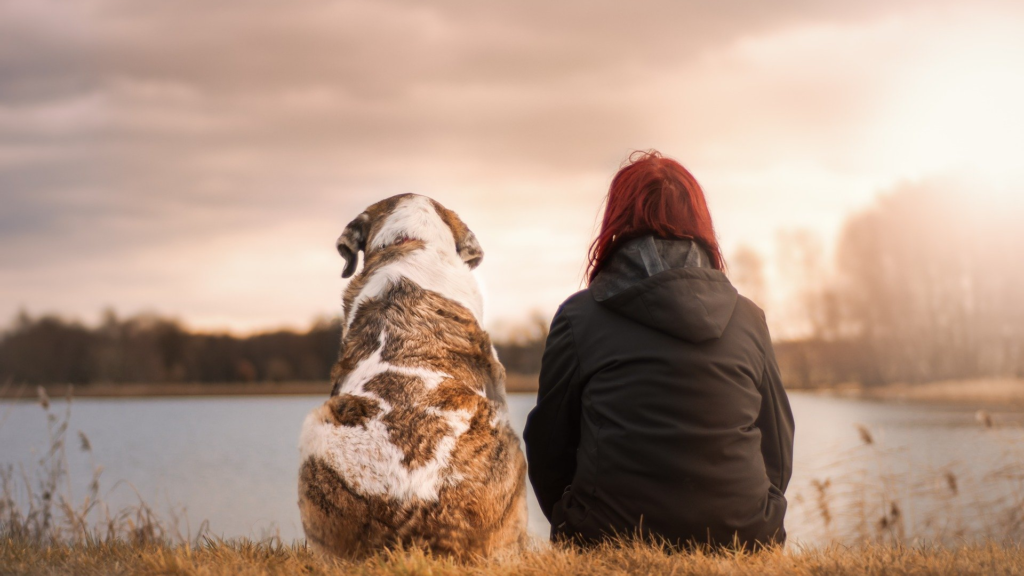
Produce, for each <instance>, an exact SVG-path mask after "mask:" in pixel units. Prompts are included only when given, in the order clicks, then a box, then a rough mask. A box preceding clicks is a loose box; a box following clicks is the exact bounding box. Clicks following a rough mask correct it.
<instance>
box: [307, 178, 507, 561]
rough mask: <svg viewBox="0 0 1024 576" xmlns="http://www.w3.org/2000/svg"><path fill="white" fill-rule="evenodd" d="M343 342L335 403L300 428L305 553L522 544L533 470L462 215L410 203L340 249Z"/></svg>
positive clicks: (375, 216) (378, 218) (461, 551)
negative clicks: (513, 420)
mask: <svg viewBox="0 0 1024 576" xmlns="http://www.w3.org/2000/svg"><path fill="white" fill-rule="evenodd" d="M338 251H339V252H340V253H341V255H342V257H344V258H345V263H346V266H345V271H344V272H343V274H342V275H343V276H345V277H348V276H351V275H352V274H353V273H354V272H355V269H356V261H357V255H358V253H359V252H360V251H363V253H364V259H363V260H364V262H363V269H362V272H361V273H360V274H358V275H357V276H356V277H355V278H353V279H352V281H351V282H349V285H348V287H347V289H346V290H345V294H344V298H343V300H344V311H345V321H344V322H345V323H344V335H343V337H342V346H341V354H340V357H339V360H338V363H337V364H336V365H335V366H334V370H333V372H332V380H333V383H334V388H333V390H332V392H331V398H330V399H329V400H328V401H327V402H326V403H324V404H323V405H322V406H321V407H319V408H317V409H316V410H314V411H313V412H312V413H310V415H309V416H308V417H307V418H306V421H305V423H304V424H303V429H302V436H301V439H300V446H299V448H300V452H301V457H302V464H301V469H300V472H299V510H300V513H301V516H302V526H303V528H304V530H305V532H306V539H307V541H308V542H309V543H310V544H311V545H312V546H313V547H314V548H317V549H319V550H321V551H324V552H329V553H333V554H337V555H340V556H346V557H358V556H362V555H365V554H367V553H371V552H373V551H375V550H378V549H381V548H385V547H393V546H423V547H427V548H429V549H431V550H432V551H434V552H437V553H445V554H450V555H453V556H456V557H460V558H469V557H476V556H488V555H491V554H494V553H497V552H501V551H507V550H511V549H514V548H516V547H518V546H520V545H522V544H523V543H524V541H525V538H526V531H525V530H526V484H525V469H526V463H525V460H524V458H523V454H522V451H521V450H520V449H519V439H518V437H517V436H516V434H515V432H514V431H513V430H512V428H511V426H510V424H509V421H508V412H507V408H506V404H505V385H504V381H505V370H504V368H502V366H501V364H500V363H499V362H498V359H497V356H496V354H495V352H494V348H493V347H492V346H491V342H490V338H489V337H488V335H487V333H486V332H484V331H483V329H481V327H480V318H481V313H482V308H483V304H482V298H481V296H480V292H479V288H478V286H477V283H476V279H475V278H474V277H473V274H472V272H471V270H472V269H473V268H475V267H476V266H477V265H479V263H480V261H481V260H482V258H483V252H482V251H481V249H480V246H479V244H478V243H477V241H476V237H475V236H474V235H473V233H472V232H471V231H470V230H469V229H468V228H467V227H466V225H465V224H463V222H462V220H460V219H459V217H458V216H457V215H455V213H453V212H451V211H450V210H447V209H446V208H444V207H443V206H441V205H440V204H438V203H437V202H435V201H433V200H431V199H430V198H426V197H424V196H416V195H412V194H405V195H401V196H395V197H392V198H388V199H387V200H383V201H381V202H378V203H377V204H374V205H372V206H370V207H369V208H367V209H366V211H365V212H363V213H362V214H360V215H359V216H358V217H357V218H356V219H355V220H353V221H352V222H351V223H350V224H349V225H348V227H347V228H346V229H345V232H344V233H343V234H342V235H341V237H340V238H339V239H338Z"/></svg>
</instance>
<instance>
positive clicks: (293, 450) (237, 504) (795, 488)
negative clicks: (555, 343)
mask: <svg viewBox="0 0 1024 576" xmlns="http://www.w3.org/2000/svg"><path fill="white" fill-rule="evenodd" d="M322 401H323V398H319V397H314V396H284V397H220V398H208V397H207V398H185V399H165V398H141V399H77V400H75V401H74V403H73V405H72V407H71V423H70V430H69V434H68V436H69V440H68V450H67V453H68V461H69V466H70V469H71V473H72V478H73V482H72V490H73V492H74V495H75V496H76V497H77V498H79V499H81V497H82V496H83V495H84V493H85V486H86V485H87V484H88V482H89V481H90V479H91V473H92V470H93V467H94V465H101V466H103V474H102V477H101V486H102V487H103V493H104V494H105V497H106V499H107V501H108V502H109V503H110V504H111V505H112V507H114V508H117V507H119V506H122V505H126V504H132V503H135V502H137V501H138V500H137V499H138V497H139V496H141V497H142V498H143V499H144V500H145V501H146V503H148V504H149V505H150V506H152V507H153V508H155V509H156V510H158V511H160V512H166V511H167V510H169V509H173V510H176V511H178V512H179V513H180V512H181V511H182V509H183V510H184V513H185V516H186V517H187V519H188V522H189V524H190V525H191V527H192V530H193V531H194V530H195V529H196V527H197V526H198V525H199V523H200V522H201V521H202V520H208V521H209V523H210V529H211V531H212V533H213V534H216V535H222V536H225V537H234V536H248V537H254V538H261V537H265V536H269V535H280V537H281V538H282V539H284V540H285V541H291V540H293V539H297V538H301V537H302V528H301V525H300V523H299V515H298V510H297V507H296V478H297V470H298V450H297V447H296V446H297V439H298V434H299V428H300V426H301V424H302V421H303V418H304V417H305V415H306V413H307V412H308V411H309V410H311V409H312V408H313V407H315V406H317V405H318V404H319V403H321V402H322ZM791 401H792V405H793V410H794V414H795V418H796V422H797V436H796V448H795V458H794V460H795V465H794V468H795V470H794V475H793V481H792V484H791V485H790V489H789V491H788V494H787V495H788V496H789V498H790V512H789V515H788V517H787V528H788V530H789V534H790V541H791V542H801V543H805V544H819V543H822V542H825V541H828V540H830V539H834V538H840V539H843V538H854V537H857V536H862V535H864V534H878V533H883V532H885V533H895V532H894V531H896V532H899V534H900V535H919V534H920V535H925V536H929V535H930V537H932V538H959V537H971V536H978V535H987V536H993V535H995V536H999V535H1000V534H1001V532H1000V531H1001V530H1002V529H1003V528H1002V526H1003V524H1001V523H1005V522H1015V521H1016V520H1015V519H1014V518H1010V517H1011V516H1013V515H1014V514H1019V512H1015V510H1020V509H1021V506H1020V504H1021V502H1019V501H1017V500H1015V498H1018V497H1022V496H1021V495H1022V494H1024V483H1022V482H1021V478H1022V476H1024V474H1022V473H1021V463H1024V454H1022V453H1020V451H1019V449H1018V446H1020V445H1022V443H1021V442H1020V440H1022V439H1024V414H1020V413H1017V412H1013V411H1001V412H1000V411H996V412H995V413H994V414H993V417H994V420H995V423H996V425H995V426H994V427H991V428H989V427H986V426H984V425H983V424H982V423H981V422H979V420H978V418H976V413H975V408H972V407H958V406H940V405H925V404H897V403H880V402H874V401H862V400H851V399H842V398H833V397H825V396H818V395H811V394H801V393H792V394H791ZM533 402H534V396H533V395H531V394H527V395H522V394H516V395H511V396H510V398H509V407H510V410H511V416H512V420H513V422H514V423H515V425H516V426H517V427H518V429H519V430H520V431H521V430H522V427H523V425H524V424H525V421H526V415H527V413H528V412H529V410H530V408H531V407H532V405H533ZM65 407H66V404H65V402H64V401H63V400H54V401H53V407H52V410H53V411H54V412H55V413H58V414H59V413H62V412H63V410H64V409H65ZM79 431H81V432H82V433H84V434H85V435H86V436H87V437H88V439H89V442H90V443H91V445H92V452H91V453H88V452H84V451H82V450H80V448H79V445H80V441H79V439H78V437H77V435H78V432H79ZM46 439H47V432H46V419H45V415H44V412H43V410H42V408H41V407H40V406H39V405H38V404H37V403H35V402H28V401H22V402H10V401H7V402H0V464H13V465H15V466H23V467H24V469H25V470H26V471H27V472H28V473H29V474H31V473H32V471H33V470H34V469H35V462H36V461H37V460H38V459H39V457H40V455H41V454H42V453H44V452H45V450H46V449H47V447H48V444H47V440H46ZM120 481H123V482H120ZM119 482H120V483H119ZM115 484H117V485H116V486H115ZM136 491H137V492H138V496H136ZM1004 516H1005V518H1004ZM530 529H531V532H533V533H535V534H537V535H540V536H545V537H546V535H547V530H548V525H547V522H546V521H545V519H544V517H543V515H542V514H541V512H540V511H539V509H538V508H537V505H536V501H535V500H534V499H533V494H532V493H531V494H530Z"/></svg>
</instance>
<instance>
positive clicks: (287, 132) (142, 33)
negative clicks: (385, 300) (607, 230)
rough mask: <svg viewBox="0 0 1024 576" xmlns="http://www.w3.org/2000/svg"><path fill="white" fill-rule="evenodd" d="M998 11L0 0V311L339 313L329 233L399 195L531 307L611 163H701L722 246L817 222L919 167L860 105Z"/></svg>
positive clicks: (1009, 9)
mask: <svg viewBox="0 0 1024 576" xmlns="http://www.w3.org/2000/svg"><path fill="white" fill-rule="evenodd" d="M967 16H970V18H973V20H970V19H968V20H965V18H966V17H967ZM1000 20H1002V21H1004V22H1009V23H1013V22H1017V23H1019V22H1020V9H1019V8H1017V7H1015V6H1014V4H1011V3H995V2H990V3H973V4H971V5H970V6H967V5H965V4H963V3H957V2H946V3H940V4H936V3H934V2H913V1H908V2H858V3H823V2H816V1H810V0H808V1H793V2H782V3H770V4H769V3H763V2H754V1H744V2H735V3H728V4H725V3H721V2H700V3H682V2H671V1H667V0H666V1H661V2H644V3H634V4H629V5H624V4H622V3H621V2H612V1H610V0H609V1H604V0H602V1H588V2H540V1H533V0H530V1H522V2H501V3H478V2H432V3H429V4H423V3H416V2H404V1H388V2H382V1H373V2H370V1H365V2H360V1H353V2H297V3H288V4H281V3H277V2H269V1H263V0H246V1H241V0H234V1H228V2H217V3H214V4H210V3H199V2H194V1H187V2H158V1H150V0H82V1H80V2H74V3H66V2H59V1H56V0H0V202H2V204H3V209H2V212H0V284H2V285H3V286H4V287H3V288H0V296H2V300H0V318H2V317H3V316H4V315H7V316H8V317H9V316H10V315H12V314H13V311H14V310H15V309H16V307H18V306H20V305H26V306H29V307H30V308H33V309H56V310H59V311H65V312H69V313H73V314H79V315H88V314H91V313H92V312H93V311H94V310H98V309H99V308H100V307H101V306H103V305H113V306H115V307H118V308H120V309H123V310H126V311H131V310H132V309H140V308H149V307H155V308H157V309H161V310H166V311H168V312H173V313H176V314H180V315H182V316H184V317H186V318H187V319H190V320H192V321H194V322H195V323H197V324H201V325H226V326H234V327H255V326H258V325H260V324H261V323H264V324H278V323H282V322H285V323H299V324H301V323H303V322H305V321H306V320H307V319H308V318H310V317H311V316H313V315H315V314H317V313H320V312H326V311H331V310H334V309H335V308H336V301H337V293H338V291H339V290H340V284H339V283H338V280H337V278H336V275H335V273H336V272H337V271H336V270H333V269H330V268H331V266H332V262H333V263H334V264H337V263H336V262H335V261H333V260H331V258H334V256H333V253H331V252H330V251H331V250H332V248H331V246H332V242H333V239H334V237H335V236H336V235H337V232H338V229H339V227H340V226H341V225H342V224H343V223H344V222H347V220H348V219H349V218H351V216H352V215H353V214H355V213H357V212H358V211H359V210H361V209H362V208H363V207H364V206H366V205H367V204H369V203H371V202H373V201H374V200H376V199H379V198H380V197H383V196H387V195H390V194H394V193H400V192H406V191H417V192H422V193H426V194H430V195H432V196H434V197H436V198H438V199H439V200H441V201H442V202H445V203H446V204H448V205H449V206H451V207H452V208H455V209H456V210H457V211H459V212H460V213H462V214H463V216H464V217H465V219H466V220H467V221H468V222H469V223H470V225H471V226H473V227H474V228H475V229H476V231H477V234H478V236H480V238H481V241H482V242H483V243H484V248H485V250H486V251H487V252H488V258H487V266H485V267H484V272H483V275H484V279H485V280H486V281H487V283H488V284H489V285H490V294H491V297H490V302H491V309H492V310H493V311H494V313H495V314H496V315H497V316H499V317H500V316H516V315H520V314H522V313H524V312H525V311H526V310H529V309H531V308H541V309H544V310H547V311H550V309H551V308H552V307H553V306H554V305H555V304H557V302H558V301H559V300H560V299H561V298H562V297H564V295H566V294H567V293H568V292H570V291H572V290H573V289H575V288H576V287H577V286H578V280H579V273H580V271H581V265H582V255H583V254H584V253H585V249H586V245H587V243H588V241H589V237H590V234H591V232H592V229H593V226H594V222H595V217H596V215H597V210H598V207H599V203H600V199H601V197H602V195H603V193H604V189H605V187H606V186H607V182H608V179H609V178H610V176H611V173H612V172H614V170H615V169H616V168H617V166H618V165H619V162H621V160H622V159H623V158H624V157H625V155H626V153H627V152H628V151H629V150H630V149H631V148H646V147H651V146H657V147H661V148H662V149H663V150H664V151H665V152H667V153H670V154H672V155H674V156H677V157H679V158H680V159H682V160H683V161H684V162H685V163H686V164H687V165H688V166H690V167H691V169H693V170H694V172H695V173H697V175H698V177H699V178H700V179H701V180H702V182H704V184H705V187H706V188H707V189H708V191H709V195H711V203H712V207H713V209H714V210H715V214H716V218H717V219H718V223H719V232H720V233H721V234H722V235H723V239H725V240H726V246H734V245H736V244H738V243H740V242H746V243H751V244H755V245H756V244H758V243H759V242H760V241H762V240H763V239H765V238H771V237H773V235H774V230H775V228H777V227H779V226H787V225H804V224H808V223H809V224H810V225H812V226H815V225H818V223H820V222H826V223H827V226H831V227H833V228H834V227H835V226H836V225H837V223H838V222H839V220H840V219H841V218H842V215H843V214H844V213H845V212H846V211H848V210H849V209H851V208H853V207H856V206H858V205H861V204H863V203H864V202H866V201H867V200H868V199H869V198H870V197H871V196H872V195H873V194H874V191H875V190H876V189H878V188H879V187H884V186H888V185H890V184H891V182H892V180H893V178H895V177H897V176H899V175H901V174H904V173H906V172H913V171H914V170H925V169H933V168H934V165H933V164H929V163H928V162H925V161H924V160H916V161H915V162H917V164H914V165H912V166H908V164H906V163H905V162H903V160H901V159H902V158H905V156H901V155H900V154H894V153H893V152H892V149H891V146H879V145H878V142H879V141H880V140H883V139H885V138H887V137H888V135H887V133H884V132H880V129H879V128H878V126H879V118H880V115H885V114H893V113H894V112H893V110H901V108H900V107H899V106H896V105H894V104H893V103H894V102H898V100H899V98H894V94H895V95H896V96H899V95H901V94H905V93H908V89H906V87H905V86H904V85H903V84H901V82H904V79H905V78H906V76H907V73H908V70H912V69H915V67H919V64H920V63H921V62H928V61H929V60H928V58H929V56H928V53H927V52H928V51H929V50H932V51H934V49H936V48H937V47H940V46H942V43H943V42H945V41H947V40H944V38H949V37H950V35H951V34H952V38H954V39H960V40H963V41H964V42H966V43H967V44H968V45H969V46H977V45H978V42H975V41H974V40H971V37H969V36H970V35H969V34H968V35H965V33H960V32H957V25H960V24H961V23H962V22H965V21H970V22H971V25H970V26H968V27H966V30H967V31H968V32H970V34H974V35H975V36H977V35H979V34H981V35H985V34H986V33H987V32H988V31H989V30H996V31H997V32H998V34H995V35H992V36H993V37H995V38H1003V37H1004V34H1003V31H1002V29H998V27H995V25H994V24H993V22H997V21H1000ZM961 27H962V28H963V26H961ZM1007 42H1010V47H1011V48H1013V49H1017V48H1019V42H1017V43H1016V44H1013V43H1012V42H1011V41H1007ZM915 46H923V48H920V47H915ZM997 48H998V49H1002V48H1004V46H1002V45H999V46H996V47H995V48H992V49H991V50H989V52H991V51H992V50H996V49H997ZM989 52H984V51H983V53H984V54H987V53H989ZM1010 53H1011V54H1014V52H1012V50H1011V51H1010ZM978 57H980V56H978ZM1011 64H1012V62H1011ZM939 66H940V68H941V63H940V64H939ZM998 70H1001V68H997V69H995V72H993V74H995V73H996V72H998ZM982 80H983V81H985V78H982ZM1010 88H1011V90H1009V92H1010V93H1012V88H1013V87H1012V86H1011V87H1010ZM940 111H941V110H940ZM936 113H938V112H936ZM922 118H923V119H917V120H914V121H913V122H909V123H908V124H907V126H910V127H914V126H917V127H918V128H919V127H920V124H921V122H925V121H927V119H928V118H929V116H924V117H922ZM890 120H891V119H890ZM898 120H899V119H897V121H898ZM897 123H898V122H897ZM903 141H904V142H908V140H906V139H904V140H903ZM910 142H911V144H913V145H915V146H919V145H921V146H923V144H921V142H915V141H910ZM1011 143H1012V142H1011ZM939 152H940V153H943V154H946V155H947V156H949V155H950V154H953V153H954V152H956V150H953V151H946V152H943V151H942V150H939ZM939 156H940V158H939V160H935V161H934V162H939V161H941V159H942V158H941V154H939ZM890 157H895V158H896V159H895V160H891V161H890V160H886V158H890ZM907 157H909V156H907ZM822 190H828V192H822ZM824 231H825V232H828V229H825V230H824ZM768 251H769V252H770V250H768ZM289 254H290V255H295V257H291V258H290V257H289V256H288V255H289ZM260 263H262V265H259V264H260ZM325 269H326V270H325ZM69 277H74V278H75V279H76V280H75V282H76V284H75V287H76V291H77V292H80V293H79V294H76V295H75V296H74V298H69V297H68V295H67V290H68V289H67V285H66V282H65V281H62V280H61V279H66V278H69ZM225 287H231V289H230V290H227V289H226V288H225Z"/></svg>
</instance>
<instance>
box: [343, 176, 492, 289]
mask: <svg viewBox="0 0 1024 576" xmlns="http://www.w3.org/2000/svg"><path fill="white" fill-rule="evenodd" d="M409 240H418V241H420V242H422V243H423V244H424V245H425V246H426V247H428V248H435V249H438V250H452V251H453V252H454V253H455V254H458V256H459V258H461V259H462V261H463V262H465V264H466V265H467V266H469V268H470V269H473V268H476V267H477V266H479V265H480V262H481V261H482V260H483V258H484V252H483V250H482V249H481V248H480V243H479V242H477V239H476V236H475V235H474V234H473V232H472V231H471V230H470V229H469V228H468V227H467V226H466V224H465V223H464V222H463V221H462V220H461V219H460V218H459V216H458V215H457V214H455V212H452V211H451V210H449V209H447V208H445V207H444V206H442V205H441V204H440V203H438V202H436V201H435V200H432V199H430V198H427V197H426V196H419V195H417V194H400V195H398V196H392V197H391V198H388V199H386V200H381V201H380V202H377V203H376V204H374V205H372V206H370V207H369V208H367V209H366V210H365V211H363V213H362V214H360V215H359V216H356V219H355V220H353V221H351V222H349V224H348V226H346V227H345V231H344V232H342V233H341V236H340V237H338V253H340V254H341V257H342V258H344V259H345V270H344V271H343V272H342V273H341V277H342V278H348V277H350V276H352V274H354V273H355V271H356V265H357V262H358V261H359V258H358V255H359V252H360V251H362V252H363V253H364V255H365V256H366V257H368V256H370V255H371V254H373V253H374V252H375V251H376V250H381V249H383V248H387V247H388V246H392V245H394V244H400V243H404V242H407V241H409Z"/></svg>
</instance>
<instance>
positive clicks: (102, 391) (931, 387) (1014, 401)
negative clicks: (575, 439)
mask: <svg viewBox="0 0 1024 576" xmlns="http://www.w3.org/2000/svg"><path fill="white" fill-rule="evenodd" d="M505 387H506V390H507V391H508V392H509V393H513V394H520V393H529V394H535V393H536V392H537V376H536V375H527V374H509V375H508V377H507V379H506V382H505ZM43 389H44V390H45V391H46V393H47V395H48V396H50V397H51V398H62V397H64V396H66V395H67V394H68V391H69V389H71V391H72V392H73V393H74V396H75V397H76V398H150V397H157V398H159V397H168V398H174V397H184V396H302V395H312V396H326V395H327V394H329V393H330V391H331V385H330V383H329V382H327V381H326V380H324V381H299V382H249V383H245V382H221V383H158V384H89V385H85V386H74V387H69V386H68V385H66V384H65V385H55V384H50V385H45V386H43ZM790 392H803V393H810V394H821V395H824V396H833V397H838V398H857V399H866V400H879V401H887V402H927V403H936V404H969V405H977V406H993V407H995V406H999V407H1008V408H1024V379H1014V378H1003V379H977V380H950V381H944V382H931V383H926V384H888V385H884V386H871V387H866V386H862V385H859V384H843V385H839V386H830V387H821V388H801V389H798V390H790ZM37 396H38V394H37V388H36V387H33V386H27V385H22V386H16V385H11V384H9V385H7V386H0V399H2V400H35V399H36V397H37Z"/></svg>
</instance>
